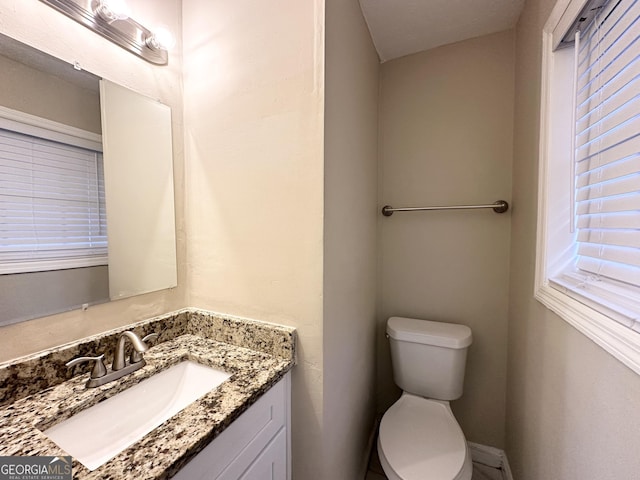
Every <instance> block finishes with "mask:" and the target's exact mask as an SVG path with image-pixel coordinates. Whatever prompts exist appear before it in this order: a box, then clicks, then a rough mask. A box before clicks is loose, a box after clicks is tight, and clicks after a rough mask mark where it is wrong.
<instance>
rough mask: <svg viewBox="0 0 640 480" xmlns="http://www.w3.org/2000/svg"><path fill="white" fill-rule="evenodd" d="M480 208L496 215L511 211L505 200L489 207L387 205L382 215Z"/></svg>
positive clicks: (488, 205) (383, 208)
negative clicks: (490, 210)
mask: <svg viewBox="0 0 640 480" xmlns="http://www.w3.org/2000/svg"><path fill="white" fill-rule="evenodd" d="M480 208H492V209H493V211H494V212H496V213H504V212H506V211H507V210H509V204H508V203H507V202H506V201H505V200H498V201H496V202H494V203H491V204H487V205H443V206H436V207H403V208H393V207H392V206H391V205H385V206H384V207H382V214H383V215H384V216H385V217H390V216H391V215H393V212H415V211H420V210H469V209H472V210H473V209H480Z"/></svg>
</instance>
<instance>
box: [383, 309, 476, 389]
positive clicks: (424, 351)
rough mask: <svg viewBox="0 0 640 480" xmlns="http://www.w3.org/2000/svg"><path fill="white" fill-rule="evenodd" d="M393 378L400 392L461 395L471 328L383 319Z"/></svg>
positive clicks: (393, 318) (402, 318)
mask: <svg viewBox="0 0 640 480" xmlns="http://www.w3.org/2000/svg"><path fill="white" fill-rule="evenodd" d="M387 335H388V336H389V343H390V346H391V363H392V364H393V379H394V381H395V383H396V385H398V386H399V387H400V388H401V389H402V390H403V391H405V392H407V393H412V394H414V395H419V396H421V397H427V398H433V399H435V400H455V399H456V398H460V397H461V396H462V390H463V384H464V371H465V367H466V361H467V349H468V348H469V345H471V341H472V337H471V329H470V328H469V327H467V326H466V325H456V324H453V323H443V322H432V321H429V320H419V319H416V318H404V317H391V318H389V320H388V321H387Z"/></svg>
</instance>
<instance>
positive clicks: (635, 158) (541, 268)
mask: <svg viewBox="0 0 640 480" xmlns="http://www.w3.org/2000/svg"><path fill="white" fill-rule="evenodd" d="M639 17H640V1H634V0H608V1H607V0H592V1H589V2H585V1H584V0H573V1H569V0H560V1H559V2H558V3H557V4H556V8H555V9H554V11H553V12H552V15H551V17H550V18H549V21H548V23H547V25H546V27H545V31H544V35H543V43H544V46H543V49H544V50H543V57H544V58H543V92H542V93H543V95H542V117H541V149H540V152H541V162H540V189H539V210H538V211H539V219H538V227H539V228H538V249H537V270H536V292H535V294H536V298H538V299H539V300H540V301H542V302H543V303H544V304H545V305H546V306H548V307H549V308H551V309H552V310H553V311H555V312H556V313H558V314H559V315H560V316H561V317H563V318H564V319H565V320H567V321H568V322H569V323H571V324H572V325H574V326H575V327H576V328H578V329H579V330H580V331H582V332H583V333H585V334H586V335H587V336H589V337H590V338H592V339H593V340H594V341H595V342H596V343H598V344H599V345H601V346H602V347H604V348H605V349H606V350H607V351H609V352H610V353H612V354H613V355H615V356H616V357H617V358H619V359H620V360H621V361H623V362H624V363H625V364H626V365H628V366H629V367H631V368H632V369H634V370H635V371H636V372H637V373H640V19H639Z"/></svg>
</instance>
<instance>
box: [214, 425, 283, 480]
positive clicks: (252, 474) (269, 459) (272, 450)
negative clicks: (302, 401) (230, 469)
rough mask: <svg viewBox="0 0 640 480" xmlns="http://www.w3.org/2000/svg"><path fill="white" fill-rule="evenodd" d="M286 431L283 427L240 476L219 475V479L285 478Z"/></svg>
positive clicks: (264, 479)
mask: <svg viewBox="0 0 640 480" xmlns="http://www.w3.org/2000/svg"><path fill="white" fill-rule="evenodd" d="M286 452H287V433H286V431H285V429H284V428H283V429H282V430H280V433H278V435H276V437H275V438H274V439H273V440H271V443H269V445H267V447H266V448H265V449H264V450H263V451H262V453H261V454H260V455H258V458H256V459H255V461H254V462H253V463H252V464H251V465H250V466H249V468H248V469H247V470H246V471H245V472H244V473H243V474H242V476H240V477H225V476H222V477H220V480H236V479H238V480H286V478H287V455H286Z"/></svg>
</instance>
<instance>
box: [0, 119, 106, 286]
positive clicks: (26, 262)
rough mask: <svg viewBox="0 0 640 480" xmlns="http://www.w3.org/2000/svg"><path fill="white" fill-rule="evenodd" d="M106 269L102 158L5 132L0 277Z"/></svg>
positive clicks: (0, 167)
mask: <svg viewBox="0 0 640 480" xmlns="http://www.w3.org/2000/svg"><path fill="white" fill-rule="evenodd" d="M106 264H107V236H106V215H105V200H104V176H103V168H102V154H101V153H99V152H96V151H92V150H88V149H85V148H81V147H77V146H74V145H68V144H63V143H59V142H55V141H51V140H46V139H42V138H37V137H33V136H29V135H24V134H22V133H16V132H13V131H9V130H4V129H0V274H6V273H18V272H33V271H42V270H57V269H63V268H77V267H85V266H93V265H106Z"/></svg>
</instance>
